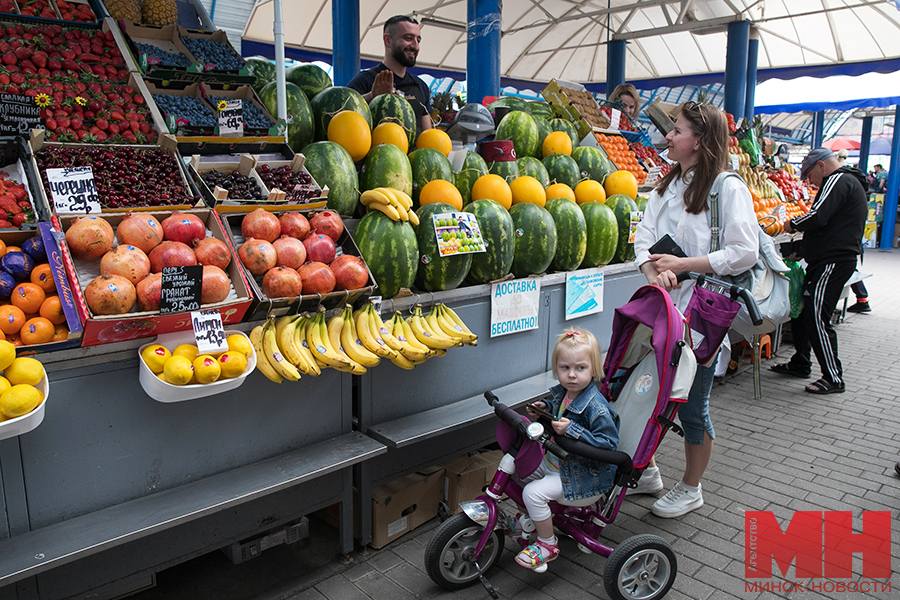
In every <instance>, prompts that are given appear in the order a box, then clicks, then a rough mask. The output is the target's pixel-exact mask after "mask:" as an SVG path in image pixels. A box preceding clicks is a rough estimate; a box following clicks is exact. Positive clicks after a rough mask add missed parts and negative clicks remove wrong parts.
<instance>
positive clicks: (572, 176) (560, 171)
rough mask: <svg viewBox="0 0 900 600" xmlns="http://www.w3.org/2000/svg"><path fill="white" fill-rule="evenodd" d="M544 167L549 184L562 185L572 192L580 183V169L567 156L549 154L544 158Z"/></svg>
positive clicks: (572, 159) (573, 160)
mask: <svg viewBox="0 0 900 600" xmlns="http://www.w3.org/2000/svg"><path fill="white" fill-rule="evenodd" d="M541 162H543V163H544V166H545V167H546V168H547V175H548V177H550V182H551V183H554V182H555V183H564V184H566V185H567V186H569V187H570V188H572V189H573V190H574V189H575V186H576V185H578V182H579V181H581V169H579V168H578V163H577V162H575V159H574V158H572V157H571V156H569V155H568V154H551V155H550V156H548V157H546V158H544V160H543V161H541Z"/></svg>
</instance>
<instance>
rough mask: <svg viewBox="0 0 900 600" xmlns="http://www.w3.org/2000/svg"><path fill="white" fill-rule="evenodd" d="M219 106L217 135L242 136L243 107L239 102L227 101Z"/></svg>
mask: <svg viewBox="0 0 900 600" xmlns="http://www.w3.org/2000/svg"><path fill="white" fill-rule="evenodd" d="M221 104H224V105H225V106H219V135H229V136H237V137H240V136H242V135H244V105H243V102H242V101H241V100H227V101H225V102H223V103H221Z"/></svg>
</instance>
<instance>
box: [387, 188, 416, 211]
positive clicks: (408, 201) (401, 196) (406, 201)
mask: <svg viewBox="0 0 900 600" xmlns="http://www.w3.org/2000/svg"><path fill="white" fill-rule="evenodd" d="M391 189H392V190H393V191H394V195H395V196H396V197H397V199H398V200H400V201H401V202H402V203H403V205H404V206H405V207H406V210H412V205H413V201H412V198H410V197H409V194H407V193H406V192H404V191H403V190H398V189H397V188H391Z"/></svg>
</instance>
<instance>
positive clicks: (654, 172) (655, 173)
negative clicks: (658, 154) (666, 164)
mask: <svg viewBox="0 0 900 600" xmlns="http://www.w3.org/2000/svg"><path fill="white" fill-rule="evenodd" d="M661 172H662V167H650V170H649V171H647V179H646V180H644V183H643V185H656V182H657V180H659V174H660V173H661Z"/></svg>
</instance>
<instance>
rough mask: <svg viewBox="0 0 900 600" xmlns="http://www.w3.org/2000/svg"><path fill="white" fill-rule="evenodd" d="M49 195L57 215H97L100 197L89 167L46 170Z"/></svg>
mask: <svg viewBox="0 0 900 600" xmlns="http://www.w3.org/2000/svg"><path fill="white" fill-rule="evenodd" d="M47 181H48V182H49V184H50V195H51V196H52V197H53V204H54V206H55V207H56V212H58V213H81V214H84V213H99V212H100V197H99V196H98V195H97V188H95V187H94V172H93V170H91V168H90V167H67V168H64V169H47Z"/></svg>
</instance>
